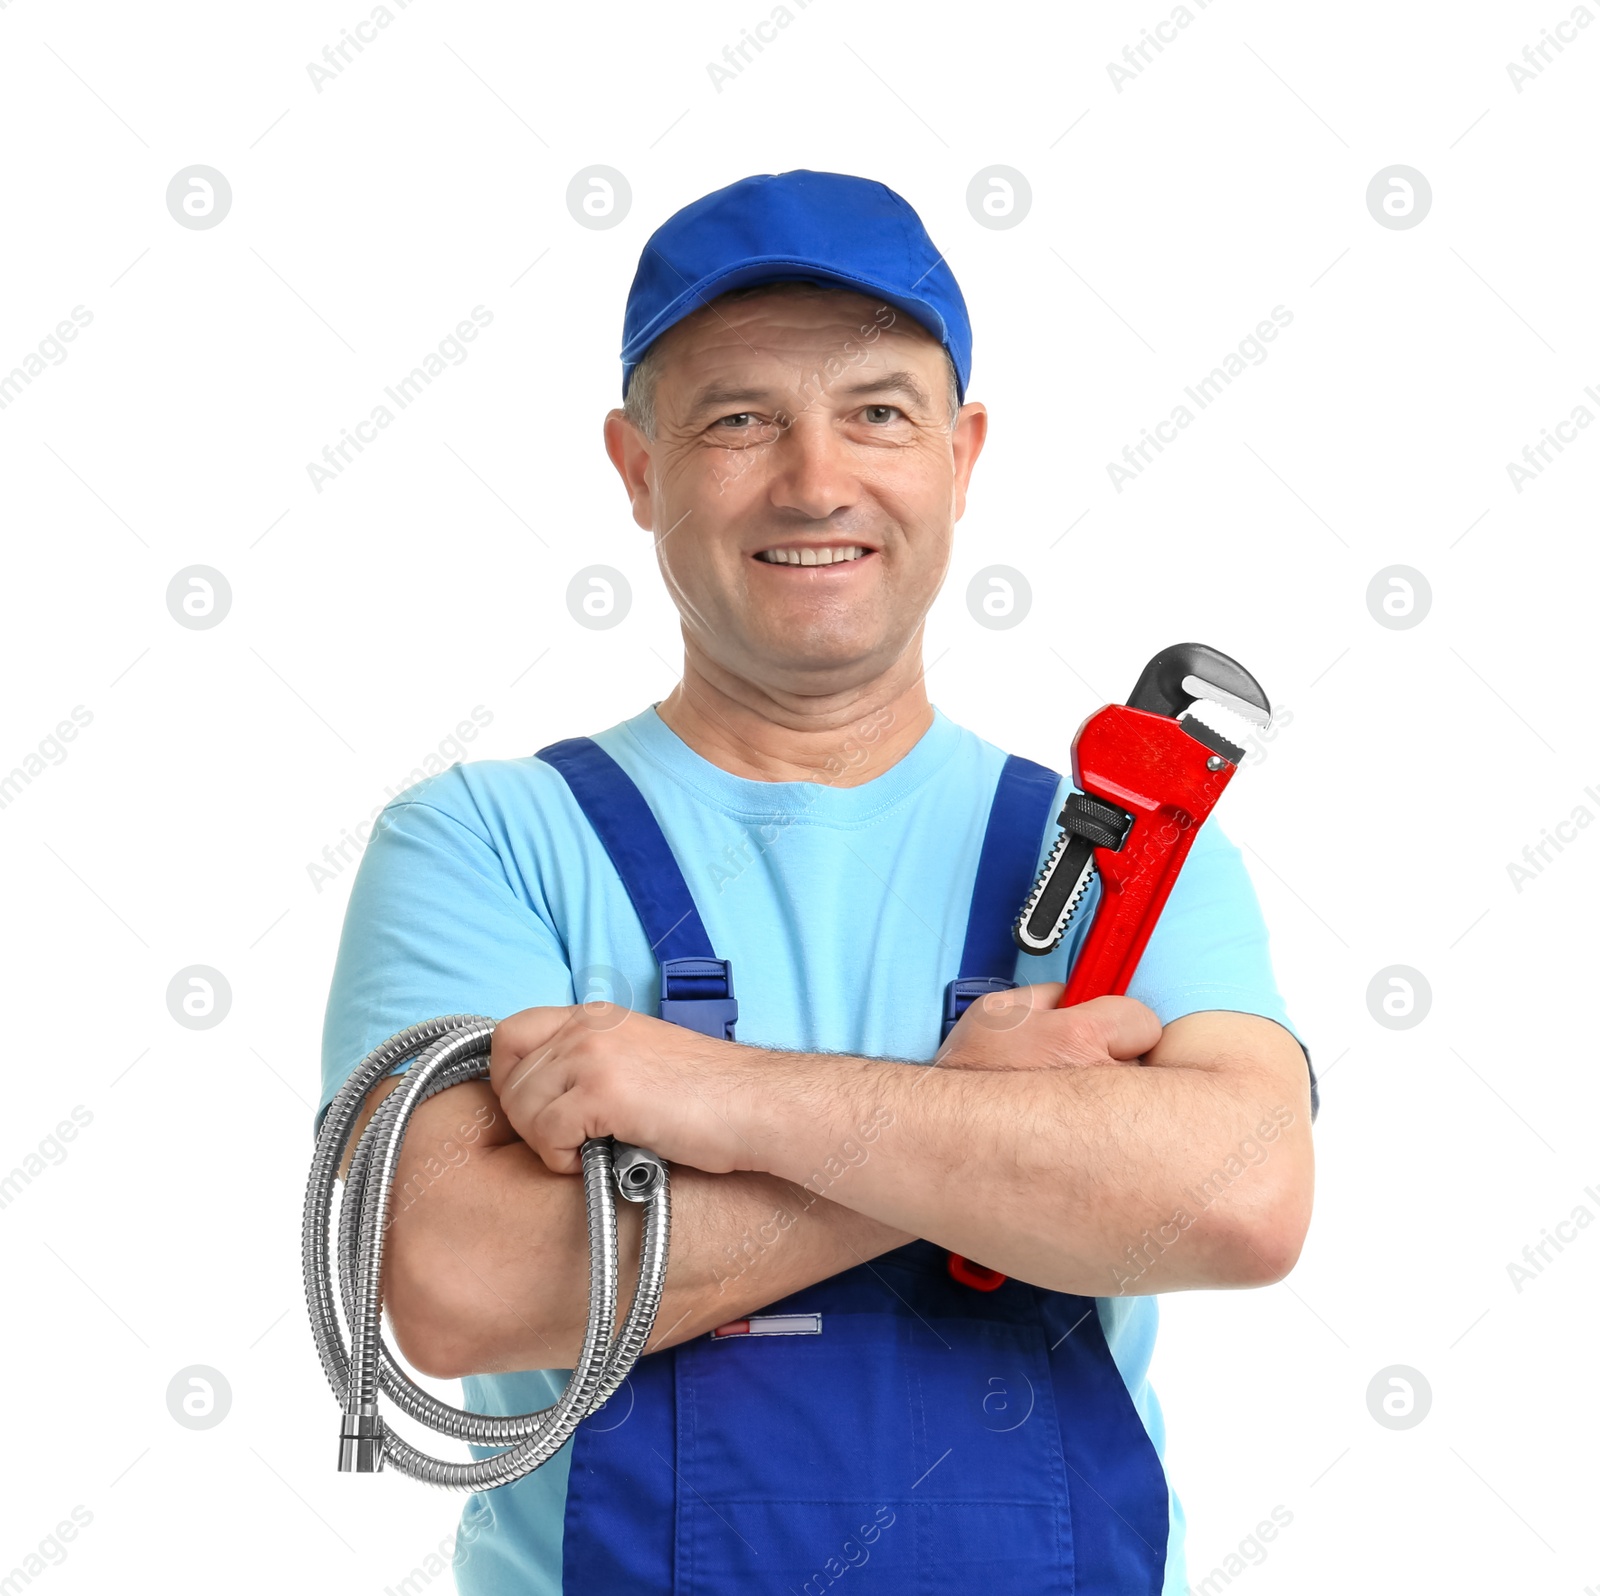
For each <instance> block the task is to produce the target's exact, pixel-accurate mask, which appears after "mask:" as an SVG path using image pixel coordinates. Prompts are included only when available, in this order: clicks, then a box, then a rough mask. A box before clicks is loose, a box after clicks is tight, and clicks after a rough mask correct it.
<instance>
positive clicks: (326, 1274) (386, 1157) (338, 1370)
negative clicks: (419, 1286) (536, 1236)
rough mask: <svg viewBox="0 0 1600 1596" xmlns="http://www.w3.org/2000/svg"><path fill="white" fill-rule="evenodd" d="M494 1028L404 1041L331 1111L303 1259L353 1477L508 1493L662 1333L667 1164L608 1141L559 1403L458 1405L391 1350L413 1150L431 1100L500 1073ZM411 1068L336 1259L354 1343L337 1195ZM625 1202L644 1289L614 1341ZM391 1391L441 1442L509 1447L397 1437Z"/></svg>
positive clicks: (363, 1069) (465, 1022) (353, 1175)
mask: <svg viewBox="0 0 1600 1596" xmlns="http://www.w3.org/2000/svg"><path fill="white" fill-rule="evenodd" d="M494 1027H495V1022H494V1021H493V1020H491V1019H489V1018H487V1017H486V1016H484V1015H482V1014H446V1015H441V1016H440V1017H439V1018H438V1019H434V1020H425V1021H423V1022H422V1023H421V1024H420V1025H413V1026H411V1027H409V1028H408V1029H407V1030H404V1031H397V1032H396V1033H395V1034H394V1035H393V1036H391V1037H390V1038H389V1040H388V1041H386V1042H384V1043H382V1044H380V1045H379V1046H378V1047H376V1048H374V1049H373V1050H372V1052H371V1053H369V1054H368V1055H367V1056H366V1058H365V1059H363V1060H362V1062H361V1063H360V1065H358V1066H357V1068H356V1069H355V1071H354V1072H353V1073H352V1074H351V1076H350V1078H349V1080H347V1081H346V1082H345V1084H344V1086H343V1088H342V1089H341V1090H340V1092H339V1094H338V1096H337V1097H335V1098H334V1100H333V1102H332V1103H330V1104H329V1106H328V1112H327V1116H326V1117H325V1118H324V1120H323V1123H322V1130H321V1132H320V1134H319V1135H318V1137H317V1150H316V1153H315V1155H314V1156H313V1158H312V1161H311V1177H310V1180H309V1181H308V1182H307V1184H306V1201H305V1212H304V1218H303V1224H302V1230H301V1254H302V1263H303V1267H304V1272H305V1287H306V1307H307V1309H308V1310H309V1312H310V1315H311V1333H312V1335H313V1337H314V1338H315V1339H316V1343H317V1354H318V1356H319V1357H320V1358H321V1359H322V1369H323V1372H324V1373H325V1374H326V1375H327V1377H328V1384H329V1385H331V1386H332V1387H333V1394H334V1396H335V1397H337V1398H338V1400H339V1402H340V1404H341V1405H342V1407H343V1409H344V1418H343V1420H342V1422H341V1424H340V1429H339V1468H340V1471H341V1472H343V1473H350V1472H352V1471H353V1472H355V1473H358V1474H371V1473H376V1472H377V1471H378V1470H379V1469H381V1468H382V1467H383V1466H384V1464H385V1463H392V1464H393V1465H394V1466H395V1467H396V1468H397V1469H399V1470H400V1471H401V1472H402V1473H405V1474H409V1475H411V1476H412V1478H413V1479H419V1480H425V1481H426V1482H427V1483H428V1484H430V1485H442V1486H445V1487H447V1488H452V1489H457V1490H471V1491H479V1490H492V1489H494V1488H495V1487H496V1486H499V1485H509V1484H510V1483H511V1482H512V1481H513V1480H518V1479H521V1478H522V1476H523V1475H525V1474H529V1473H531V1472H532V1471H533V1470H534V1469H536V1468H538V1467H539V1465H540V1464H542V1463H544V1462H547V1461H548V1460H549V1459H550V1458H551V1457H553V1456H554V1455H555V1454H556V1453H557V1452H558V1451H560V1450H561V1448H562V1447H563V1446H564V1445H565V1444H566V1442H567V1440H568V1438H569V1437H570V1436H571V1435H572V1433H573V1431H574V1430H576V1429H577V1427H578V1425H579V1424H580V1423H582V1422H583V1420H584V1419H585V1418H587V1417H588V1416H589V1414H591V1413H593V1412H594V1411H595V1409H596V1408H598V1407H599V1406H600V1405H601V1404H602V1403H603V1402H604V1401H605V1400H606V1399H607V1398H608V1397H609V1396H610V1395H611V1394H612V1392H614V1391H615V1390H616V1389H617V1387H618V1386H619V1385H621V1384H622V1382H623V1380H624V1379H625V1378H626V1377H627V1374H628V1371H629V1370H630V1369H631V1368H632V1367H633V1365H634V1363H635V1362H636V1361H637V1359H638V1357H639V1354H640V1353H641V1352H642V1351H643V1350H644V1345H645V1342H646V1341H647V1340H648V1339H649V1337H650V1331H651V1329H652V1328H653V1327H654V1325H655V1320H656V1312H657V1310H658V1309H659V1308H660V1306H661V1291H662V1286H663V1283H664V1281H665V1279H666V1272H667V1243H668V1238H669V1233H670V1230H671V1204H670V1201H669V1196H668V1190H667V1169H666V1165H665V1164H664V1163H663V1162H662V1161H661V1160H660V1159H659V1158H657V1157H656V1156H655V1154H654V1153H650V1152H646V1151H645V1150H644V1149H643V1148H640V1147H632V1146H629V1145H628V1144H626V1143H621V1142H618V1143H613V1142H612V1141H611V1139H610V1138H609V1137H604V1138H598V1139H593V1140H590V1141H587V1142H585V1143H584V1144H583V1190H584V1205H585V1208H586V1209H587V1212H588V1220H589V1318H588V1323H587V1326H586V1328H585V1331H584V1337H583V1347H582V1350H581V1351H580V1352H579V1354H578V1362H577V1365H576V1367H575V1368H574V1369H573V1371H572V1374H571V1377H570V1378H569V1379H568V1381H567V1384H566V1389H565V1390H563V1391H562V1393H561V1396H560V1397H559V1398H558V1400H557V1401H556V1402H555V1403H554V1404H552V1405H551V1406H550V1407H548V1408H541V1409H540V1410H539V1411H538V1412H536V1413H521V1414H516V1415H514V1416H510V1417H497V1416H496V1415H493V1414H488V1413H471V1412H468V1411H467V1410H466V1409H464V1408H455V1407H451V1406H450V1405H449V1404H448V1403H446V1402H441V1401H439V1399H438V1398H437V1397H435V1396H432V1395H431V1394H430V1393H429V1392H427V1391H424V1390H423V1389H422V1387H421V1386H419V1385H418V1384H417V1383H416V1382H415V1381H414V1380H413V1379H411V1377H410V1376H409V1375H408V1374H407V1373H406V1372H405V1370H404V1369H402V1368H401V1367H400V1365H399V1364H398V1363H397V1362H396V1361H395V1359H394V1357H393V1356H392V1355H391V1353H390V1351H389V1348H388V1346H387V1345H386V1344H385V1342H384V1339H383V1332H382V1312H383V1304H382V1298H381V1295H380V1291H381V1280H382V1274H383V1248H384V1239H385V1236H386V1235H387V1232H388V1220H389V1198H390V1188H391V1186H392V1185H393V1182H394V1175H395V1169H396V1167H397V1166H398V1164H399V1161H400V1146H401V1143H402V1142H404V1140H405V1135H406V1130H407V1127H408V1126H409V1125H410V1123H411V1116H412V1114H414V1113H415V1112H416V1110H417V1108H418V1106H419V1105H420V1104H422V1103H425V1102H426V1101H427V1100H428V1099H429V1098H430V1097H432V1096H434V1095H435V1094H436V1093H438V1092H442V1091H445V1090H446V1089H448V1088H449V1087H452V1086H457V1085H459V1084H460V1083H461V1082H463V1081H472V1080H480V1079H483V1078H485V1077H487V1076H488V1074H489V1041H490V1038H491V1036H492V1035H493V1033H494ZM407 1058H414V1060H415V1062H414V1063H413V1064H412V1066H411V1068H410V1070H409V1071H408V1072H407V1073H406V1075H405V1076H404V1077H403V1079H402V1082H401V1084H400V1085H399V1086H398V1087H396V1088H395V1089H394V1090H393V1091H392V1092H390V1094H389V1095H388V1096H387V1097H386V1098H385V1099H384V1100H383V1102H382V1103H381V1104H380V1105H379V1107H378V1109H377V1112H376V1113H374V1114H373V1116H372V1118H371V1120H370V1121H369V1122H368V1124H367V1127H366V1129H365V1130H364V1131H363V1132H362V1135H361V1139H360V1141H359V1142H358V1143H357V1144H356V1150H355V1155H354V1157H353V1158H352V1159H351V1161H350V1168H349V1171H348V1174H347V1175H346V1179H345V1190H344V1200H343V1202H342V1203H341V1205H340V1210H339V1234H338V1238H337V1252H338V1260H339V1288H340V1301H341V1303H342V1305H343V1308H344V1317H345V1322H346V1323H347V1324H348V1325H349V1327H350V1338H349V1341H348V1343H347V1342H346V1340H345V1336H344V1332H343V1330H342V1328H341V1326H340V1323H339V1317H338V1313H337V1310H336V1309H335V1306H334V1297H333V1285H332V1280H331V1272H330V1256H329V1255H330V1252H331V1251H332V1250H333V1242H334V1238H333V1237H332V1236H331V1234H330V1231H331V1225H332V1214H333V1190H334V1185H335V1183H336V1181H337V1179H338V1171H339V1165H340V1163H341V1161H342V1160H343V1158H344V1152H345V1148H346V1146H347V1145H348V1143H349V1141H350V1133H351V1130H352V1128H353V1126H354V1125H355V1122H356V1118H357V1116H358V1115H359V1113H360V1111H361V1105H362V1103H363V1102H364V1101H365V1099H366V1095H367V1093H368V1092H369V1091H370V1090H371V1088H372V1087H373V1085H374V1084H375V1083H376V1082H377V1081H378V1080H379V1078H380V1077H382V1076H383V1075H385V1074H387V1073H388V1072H389V1070H391V1069H392V1068H393V1067H394V1066H395V1065H396V1064H399V1063H401V1062H402V1061H403V1060H405V1059H407ZM613 1186H615V1188H616V1192H615V1193H614V1192H613V1189H612V1188H613ZM617 1193H620V1194H621V1196H622V1197H623V1198H625V1199H626V1200H627V1201H629V1202H636V1203H643V1204H645V1211H644V1239H643V1242H642V1244H641V1246H640V1250H639V1288H638V1290H637V1292H636V1293H635V1294H634V1299H633V1305H632V1307H631V1308H630V1309H629V1310H628V1316H627V1318H626V1319H625V1320H624V1321H623V1324H622V1328H621V1330H620V1331H619V1332H618V1333H617V1334H616V1335H615V1337H613V1334H612V1331H613V1328H614V1325H615V1321H616V1314H617V1276H618V1261H617V1207H616V1194H617ZM380 1389H381V1390H382V1391H384V1392H387V1393H388V1395H389V1396H390V1397H392V1398H393V1399H394V1402H395V1404H396V1405H397V1406H398V1407H399V1408H400V1410H401V1412H403V1413H405V1414H407V1415H409V1416H410V1417H411V1418H413V1419H416V1420H417V1421H419V1422H420V1423H422V1424H425V1425H427V1426H429V1427H430V1428H431V1429H434V1430H437V1431H438V1432H440V1433H441V1434H443V1435H449V1436H453V1437H455V1438H456V1439H458V1440H462V1441H467V1442H469V1443H473V1444H476V1445H490V1446H494V1445H503V1446H504V1447H505V1450H504V1451H502V1452H497V1453H496V1454H495V1455H494V1456H493V1457H488V1458H483V1459H480V1460H478V1461H476V1462H471V1463H459V1462H451V1461H449V1460H447V1459H444V1458H436V1457H430V1456H428V1454H426V1453H425V1452H420V1451H418V1450H417V1448H416V1447H414V1446H412V1445H411V1444H410V1443H409V1442H407V1441H406V1440H405V1439H404V1438H403V1437H401V1436H400V1435H398V1434H396V1433H394V1432H392V1431H389V1430H387V1429H386V1428H385V1425H384V1422H383V1417H382V1415H381V1414H380V1413H379V1411H378V1396H379V1392H380Z"/></svg>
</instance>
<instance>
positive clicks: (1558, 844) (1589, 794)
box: [1506, 787, 1600, 893]
mask: <svg viewBox="0 0 1600 1596" xmlns="http://www.w3.org/2000/svg"><path fill="white" fill-rule="evenodd" d="M1583 795H1584V797H1585V798H1588V799H1591V800H1592V801H1593V803H1594V805H1595V808H1594V809H1591V808H1590V807H1589V805H1588V804H1574V805H1573V806H1572V813H1571V814H1570V815H1568V816H1567V817H1566V819H1564V820H1558V821H1557V822H1556V823H1555V825H1553V826H1544V827H1542V828H1541V829H1540V834H1539V840H1538V841H1537V842H1530V843H1527V844H1525V845H1524V847H1523V849H1522V863H1521V864H1518V863H1517V861H1516V860H1515V859H1513V860H1511V861H1510V862H1509V863H1508V864H1507V865H1506V874H1507V875H1508V876H1509V877H1510V878H1511V885H1512V886H1513V887H1514V888H1516V890H1517V891H1518V892H1519V893H1520V892H1521V891H1522V889H1523V888H1524V887H1525V886H1527V884H1528V883H1529V882H1530V881H1537V880H1538V879H1539V877H1540V876H1541V875H1543V874H1544V871H1545V867H1546V866H1547V865H1549V864H1550V863H1551V862H1552V861H1551V858H1550V850H1551V849H1552V848H1554V849H1555V851H1556V852H1557V853H1558V854H1559V853H1562V852H1564V851H1565V849H1566V848H1567V847H1568V846H1570V845H1571V844H1572V843H1574V842H1576V841H1577V840H1578V837H1579V835H1580V834H1581V833H1582V832H1584V831H1586V830H1587V829H1588V828H1589V827H1590V826H1592V825H1593V824H1594V817H1595V810H1597V809H1600V792H1597V791H1596V790H1595V789H1594V788H1593V787H1585V788H1584V789H1583Z"/></svg>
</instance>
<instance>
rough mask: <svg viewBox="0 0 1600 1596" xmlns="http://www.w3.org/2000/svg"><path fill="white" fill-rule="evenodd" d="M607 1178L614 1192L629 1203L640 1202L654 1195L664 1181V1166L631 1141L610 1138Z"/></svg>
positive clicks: (665, 1177) (665, 1172)
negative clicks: (614, 1184) (614, 1189)
mask: <svg viewBox="0 0 1600 1596" xmlns="http://www.w3.org/2000/svg"><path fill="white" fill-rule="evenodd" d="M611 1178H612V1179H613V1180H614V1181H615V1182H616V1183H617V1194H618V1195H619V1196H620V1197H622V1198H623V1199H624V1201H626V1202H630V1203H644V1202H649V1200H650V1199H651V1198H652V1197H654V1196H655V1194H656V1193H657V1192H658V1191H660V1190H661V1188H662V1187H663V1186H664V1185H665V1184H666V1181H667V1166H666V1165H665V1164H663V1163H662V1162H661V1160H660V1159H659V1158H657V1157H656V1155H655V1154H654V1153H652V1152H649V1151H648V1150H647V1149H645V1148H643V1147H635V1146H634V1145H633V1143H632V1142H614V1143H613V1144H612V1149H611Z"/></svg>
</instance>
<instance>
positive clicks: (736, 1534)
mask: <svg viewBox="0 0 1600 1596" xmlns="http://www.w3.org/2000/svg"><path fill="white" fill-rule="evenodd" d="M889 1294H890V1295H891V1296H894V1295H895V1294H894V1293H893V1291H892V1288H891V1291H890V1293H889ZM826 1297H827V1294H826V1293H823V1294H822V1295H821V1296H820V1297H818V1298H812V1297H811V1295H810V1294H809V1293H802V1294H801V1295H800V1297H798V1298H796V1299H792V1300H791V1301H790V1302H789V1303H786V1304H785V1305H784V1308H785V1311H791V1312H792V1311H795V1310H797V1309H798V1310H802V1311H806V1310H814V1311H818V1312H820V1316H821V1331H820V1333H818V1334H812V1335H748V1336H735V1337H728V1338H725V1339H710V1338H702V1339H700V1340H697V1341H695V1342H692V1343H688V1344H686V1345H684V1346H682V1347H680V1348H678V1349H677V1350H678V1356H677V1360H676V1369H675V1388H676V1404H675V1405H676V1412H677V1436H676V1444H677V1471H678V1492H677V1524H676V1545H675V1558H674V1562H675V1565H676V1571H677V1577H676V1586H675V1588H676V1592H677V1593H678V1596H735V1593H738V1596H750V1593H751V1592H753V1591H773V1592H782V1591H789V1590H792V1591H794V1592H796V1593H797V1596H822V1593H823V1592H832V1591H833V1589H834V1587H835V1586H840V1587H841V1588H840V1589H839V1591H838V1592H837V1596H876V1593H889V1592H893V1593H895V1596H973V1593H974V1592H979V1593H986V1596H1007V1593H1010V1592H1018V1593H1022V1592H1026V1593H1027V1596H1072V1592H1073V1588H1074V1581H1073V1574H1072V1570H1073V1547H1072V1533H1071V1515H1070V1513H1069V1511H1068V1509H1067V1501H1068V1481H1067V1470H1066V1466H1065V1461H1064V1458H1063V1452H1062V1442H1061V1427H1060V1422H1059V1418H1058V1415H1057V1412H1056V1406H1055V1391H1054V1387H1053V1384H1052V1378H1051V1369H1050V1356H1049V1349H1048V1346H1047V1344H1046V1340H1045V1332H1044V1326H1043V1324H1042V1322H1041V1320H1040V1316H1039V1315H1038V1313H1037V1312H1036V1311H1029V1305H1028V1304H1026V1303H1023V1304H1021V1311H1020V1312H1019V1311H1018V1306H1017V1305H1015V1304H1012V1305H1010V1306H1008V1308H1007V1309H1006V1310H1005V1311H1000V1305H998V1304H988V1303H985V1304H984V1305H983V1306H984V1307H986V1308H989V1309H990V1313H989V1315H987V1316H985V1315H982V1314H980V1313H974V1314H973V1315H972V1316H970V1317H968V1316H964V1315H959V1314H958V1315H942V1316H938V1317H932V1316H926V1315H923V1314H919V1313H917V1312H915V1311H907V1306H908V1305H907V1304H906V1303H905V1302H904V1300H903V1299H900V1298H898V1297H896V1300H895V1308H896V1309H898V1311H894V1310H888V1309H886V1310H885V1311H859V1310H860V1309H861V1308H862V1307H863V1304H861V1303H860V1302H859V1301H858V1302H852V1303H851V1304H849V1306H848V1307H847V1308H846V1309H845V1311H837V1310H838V1308H839V1304H838V1303H834V1304H833V1305H832V1307H831V1309H830V1304H829V1302H828V1301H827V1300H826ZM974 1307H975V1308H976V1307H977V1304H976V1303H974ZM850 1309H855V1310H857V1311H850ZM1008 1315H1009V1316H1008ZM841 1582H842V1583H841Z"/></svg>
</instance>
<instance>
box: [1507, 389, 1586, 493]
mask: <svg viewBox="0 0 1600 1596" xmlns="http://www.w3.org/2000/svg"><path fill="white" fill-rule="evenodd" d="M1583 391H1584V393H1586V394H1587V395H1588V396H1589V398H1591V399H1592V400H1594V402H1595V404H1596V405H1597V406H1600V392H1597V391H1596V389H1595V388H1594V386H1593V384H1590V385H1589V386H1588V387H1586V388H1585V389H1584V390H1583ZM1593 421H1594V411H1592V410H1591V409H1590V408H1589V407H1588V405H1586V404H1582V403H1580V404H1576V405H1574V406H1573V407H1572V413H1571V415H1569V416H1567V417H1566V418H1565V419H1564V420H1561V421H1558V422H1557V423H1556V424H1555V426H1554V427H1541V428H1540V429H1539V441H1538V442H1537V443H1529V444H1525V445H1524V446H1523V450H1522V464H1521V465H1518V464H1517V462H1516V461H1515V460H1507V461H1506V475H1507V476H1508V477H1509V478H1510V479H1511V486H1512V487H1513V488H1515V489H1516V490H1517V492H1518V493H1521V492H1522V490H1523V489H1524V488H1525V487H1527V485H1528V484H1529V483H1530V482H1536V481H1538V479H1539V478H1540V477H1541V476H1543V474H1544V468H1545V467H1546V466H1547V465H1551V464H1553V463H1554V462H1553V461H1552V459H1551V456H1550V451H1551V450H1552V449H1554V450H1555V452H1556V453H1557V454H1558V455H1559V454H1565V453H1566V448H1567V445H1568V444H1569V443H1576V442H1577V441H1578V434H1579V433H1580V432H1581V431H1582V430H1583V429H1584V428H1585V427H1587V426H1589V425H1590V424H1591V423H1592V422H1593Z"/></svg>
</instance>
